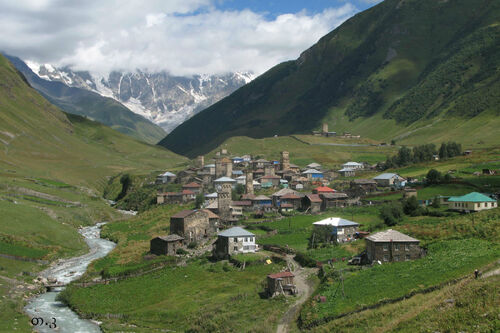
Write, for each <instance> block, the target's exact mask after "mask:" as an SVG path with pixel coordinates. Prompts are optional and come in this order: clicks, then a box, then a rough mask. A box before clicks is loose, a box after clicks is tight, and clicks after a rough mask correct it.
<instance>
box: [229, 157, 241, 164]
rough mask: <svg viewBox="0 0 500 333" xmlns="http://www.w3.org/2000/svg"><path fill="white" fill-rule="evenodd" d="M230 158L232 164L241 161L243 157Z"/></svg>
mask: <svg viewBox="0 0 500 333" xmlns="http://www.w3.org/2000/svg"><path fill="white" fill-rule="evenodd" d="M231 160H232V161H233V164H240V163H243V157H239V156H236V157H233V158H232V159H231Z"/></svg>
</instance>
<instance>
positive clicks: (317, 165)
mask: <svg viewBox="0 0 500 333" xmlns="http://www.w3.org/2000/svg"><path fill="white" fill-rule="evenodd" d="M306 168H308V169H315V170H320V169H321V164H318V163H316V162H313V163H310V164H308V165H306Z"/></svg>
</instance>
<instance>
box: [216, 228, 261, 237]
mask: <svg viewBox="0 0 500 333" xmlns="http://www.w3.org/2000/svg"><path fill="white" fill-rule="evenodd" d="M217 235H218V236H222V237H245V236H255V234H252V233H251V232H250V231H247V230H245V229H243V228H241V227H232V228H230V229H227V230H224V231H222V232H219V233H218V234H217Z"/></svg>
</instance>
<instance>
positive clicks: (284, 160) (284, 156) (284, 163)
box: [281, 151, 290, 171]
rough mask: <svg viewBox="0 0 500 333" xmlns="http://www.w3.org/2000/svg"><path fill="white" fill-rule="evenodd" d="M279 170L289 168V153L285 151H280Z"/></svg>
mask: <svg viewBox="0 0 500 333" xmlns="http://www.w3.org/2000/svg"><path fill="white" fill-rule="evenodd" d="M281 170H283V171H285V170H290V154H289V153H288V152H287V151H282V152H281Z"/></svg>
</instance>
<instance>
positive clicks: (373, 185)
mask: <svg viewBox="0 0 500 333" xmlns="http://www.w3.org/2000/svg"><path fill="white" fill-rule="evenodd" d="M350 187H351V189H358V188H359V189H362V190H363V191H364V192H365V193H371V192H375V191H377V182H376V181H375V180H373V179H354V180H353V181H351V183H350Z"/></svg>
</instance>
